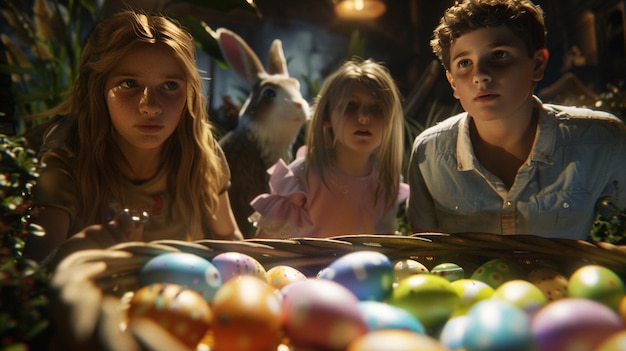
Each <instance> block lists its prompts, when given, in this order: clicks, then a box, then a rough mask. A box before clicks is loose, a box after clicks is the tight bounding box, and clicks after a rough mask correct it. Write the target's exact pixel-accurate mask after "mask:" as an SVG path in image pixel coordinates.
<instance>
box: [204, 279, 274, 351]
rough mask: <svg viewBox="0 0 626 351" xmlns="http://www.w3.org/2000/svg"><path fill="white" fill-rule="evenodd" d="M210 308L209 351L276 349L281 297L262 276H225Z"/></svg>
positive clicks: (264, 350)
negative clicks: (210, 332)
mask: <svg viewBox="0 0 626 351" xmlns="http://www.w3.org/2000/svg"><path fill="white" fill-rule="evenodd" d="M211 308H212V312H213V319H212V331H213V340H214V347H213V349H212V351H244V350H245V351H267V350H272V349H274V350H275V349H276V347H277V346H278V344H279V343H280V341H281V339H282V336H283V333H282V317H281V300H280V297H279V295H278V294H277V292H276V289H274V288H273V287H272V286H271V285H269V284H268V283H267V282H266V281H265V280H261V279H259V278H258V277H255V276H251V275H241V276H238V277H235V278H232V279H230V280H228V281H227V282H225V283H224V285H222V287H221V288H220V289H219V290H218V291H217V292H216V293H215V297H214V299H213V303H212V304H211Z"/></svg>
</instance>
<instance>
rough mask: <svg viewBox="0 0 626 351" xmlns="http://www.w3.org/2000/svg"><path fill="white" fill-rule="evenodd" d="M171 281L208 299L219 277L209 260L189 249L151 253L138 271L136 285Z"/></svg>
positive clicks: (219, 279) (219, 280) (218, 281)
mask: <svg viewBox="0 0 626 351" xmlns="http://www.w3.org/2000/svg"><path fill="white" fill-rule="evenodd" d="M155 283H171V284H178V285H181V286H184V287H186V288H188V289H191V290H194V291H195V292H197V293H199V294H200V295H201V296H202V297H203V298H204V299H205V300H206V301H207V302H211V300H212V299H213V295H215V292H216V291H217V289H218V288H219V287H220V286H222V279H221V277H220V273H219V271H218V270H217V268H216V267H215V266H214V265H213V264H212V263H211V262H209V261H208V260H206V259H204V258H202V257H200V256H197V255H194V254H190V253H184V252H169V253H164V254H161V255H158V256H155V257H153V258H152V259H150V260H149V261H148V262H146V263H145V264H144V266H143V267H142V268H141V270H140V271H139V286H140V287H143V286H146V285H150V284H155Z"/></svg>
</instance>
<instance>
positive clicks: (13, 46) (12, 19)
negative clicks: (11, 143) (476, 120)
mask: <svg viewBox="0 0 626 351" xmlns="http://www.w3.org/2000/svg"><path fill="white" fill-rule="evenodd" d="M67 4H68V5H67V6H66V5H64V4H62V3H60V2H59V1H58V0H53V1H47V0H35V1H34V4H33V8H32V12H31V11H25V10H23V9H22V7H23V6H24V5H23V4H18V2H17V1H16V0H7V1H6V7H4V8H3V9H2V15H3V17H4V18H5V20H6V21H7V23H8V24H9V27H10V30H11V31H12V33H3V34H2V43H3V44H4V46H5V47H6V49H7V52H6V54H7V61H8V64H6V65H0V74H10V75H11V78H12V81H13V84H12V88H13V97H14V99H15V105H14V107H15V116H14V117H15V120H16V122H17V124H18V130H17V134H22V133H23V132H25V131H27V130H29V129H31V128H33V127H35V126H37V125H39V124H41V123H43V122H44V121H43V120H42V119H30V118H27V117H28V116H30V115H32V114H37V113H41V112H43V111H45V110H48V109H50V108H52V107H54V106H56V105H57V104H59V103H60V102H61V101H62V100H63V98H64V94H65V92H66V91H67V90H68V88H69V86H70V85H71V82H73V81H74V78H75V77H76V75H77V73H78V63H79V59H80V54H81V52H82V48H83V44H84V41H85V39H86V36H87V35H88V34H89V32H90V30H91V28H92V27H93V26H94V25H95V23H96V22H97V21H99V20H100V19H101V16H102V4H101V2H97V1H86V0H85V1H69V2H67ZM11 34H13V35H11ZM15 40H17V42H16V41H15Z"/></svg>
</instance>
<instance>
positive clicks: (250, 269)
mask: <svg viewBox="0 0 626 351" xmlns="http://www.w3.org/2000/svg"><path fill="white" fill-rule="evenodd" d="M211 263H213V264H214V265H215V267H217V269H218V271H219V272H220V275H221V277H222V281H223V282H224V283H225V282H227V281H228V280H230V279H232V278H234V277H237V276H240V275H253V276H256V277H257V278H261V279H267V277H266V273H267V271H266V270H265V267H263V265H262V264H261V263H260V262H259V261H258V260H256V259H255V258H254V257H252V256H250V255H246V254H244V253H240V252H234V251H229V252H222V253H221V254H218V255H217V256H215V257H213V259H212V260H211Z"/></svg>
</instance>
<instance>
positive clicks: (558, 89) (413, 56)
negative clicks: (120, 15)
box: [0, 0, 626, 121]
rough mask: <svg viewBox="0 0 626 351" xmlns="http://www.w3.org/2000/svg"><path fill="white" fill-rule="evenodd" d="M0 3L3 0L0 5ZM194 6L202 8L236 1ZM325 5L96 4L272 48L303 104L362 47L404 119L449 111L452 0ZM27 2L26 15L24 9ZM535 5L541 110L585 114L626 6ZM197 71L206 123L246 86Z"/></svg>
mask: <svg viewBox="0 0 626 351" xmlns="http://www.w3.org/2000/svg"><path fill="white" fill-rule="evenodd" d="M3 1H7V0H0V3H1V2H3ZM195 1H203V2H204V4H209V5H210V4H218V3H219V2H229V1H243V0H195ZM207 1H208V2H207ZM334 1H337V0H256V1H255V3H256V7H257V8H258V12H259V13H260V16H259V15H255V14H254V13H251V12H244V11H239V10H238V11H231V12H227V13H224V12H219V11H216V10H209V9H207V8H205V7H202V6H198V5H194V4H193V3H194V1H193V0H192V1H182V2H174V1H172V0H127V1H122V0H107V1H106V2H105V4H106V12H107V13H112V12H115V11H118V10H119V9H121V8H124V7H127V6H132V7H135V8H140V9H146V10H154V9H155V8H164V7H165V6H164V5H168V6H167V10H168V11H169V12H172V13H175V14H177V15H189V16H194V17H196V18H198V19H201V20H203V21H205V22H206V23H207V24H208V26H209V27H211V28H213V29H216V28H219V27H226V28H229V29H231V30H233V31H235V32H237V33H238V34H239V35H240V36H241V37H243V38H244V39H245V40H246V41H247V42H248V44H249V45H250V46H251V47H252V48H253V50H254V51H255V52H256V53H257V55H258V56H259V58H260V59H261V61H262V62H265V60H266V58H267V53H268V50H269V47H270V44H271V42H272V40H274V39H281V40H282V42H283V49H284V52H285V56H286V57H287V60H288V67H289V72H290V74H291V75H292V76H294V77H296V78H298V79H299V80H300V81H301V83H303V84H302V91H303V95H304V97H305V98H306V99H307V100H309V101H312V99H313V97H314V95H315V93H316V86H317V87H319V84H321V83H322V82H323V81H324V78H325V77H326V76H327V75H328V74H329V73H330V72H332V71H333V70H334V69H335V68H337V67H338V66H339V65H340V64H341V62H342V61H343V60H345V59H346V58H348V57H349V56H350V55H353V54H355V50H350V49H349V45H350V42H351V41H350V40H351V38H354V37H355V36H356V38H358V40H357V42H358V43H359V44H360V45H361V47H360V50H357V51H356V54H358V55H359V56H362V57H364V58H372V59H375V60H377V61H382V62H384V63H385V64H386V65H387V66H388V68H389V70H390V71H391V73H392V76H393V77H394V79H395V80H396V82H397V84H398V87H399V88H400V90H401V92H402V94H403V96H404V98H405V108H406V115H407V117H408V118H413V119H415V120H418V121H425V120H426V119H428V118H429V116H431V115H432V114H433V111H435V112H437V113H438V116H439V117H445V116H447V115H448V114H449V113H451V112H454V111H458V109H459V107H458V105H457V103H456V101H455V100H454V99H453V98H452V94H451V90H450V88H449V87H448V84H447V82H446V80H445V74H444V71H443V69H442V68H441V67H440V66H439V64H438V63H436V62H433V60H434V59H435V57H434V55H433V54H432V52H431V51H430V47H429V40H430V37H431V33H432V30H433V29H434V28H435V27H436V25H437V23H438V21H439V18H440V17H441V15H442V14H443V11H444V9H445V8H447V7H449V6H450V5H452V4H453V2H454V1H453V0H434V1H433V0H383V1H384V2H385V4H386V6H387V11H386V12H385V13H384V14H383V15H382V16H381V17H379V18H377V19H374V20H367V21H350V20H344V19H341V18H339V17H338V16H337V15H336V14H335V12H334ZM26 3H27V2H24V6H25V7H26V6H32V5H29V4H26ZM28 3H30V1H28ZM536 3H537V4H539V5H540V6H541V7H542V8H543V10H544V12H545V17H546V24H547V30H548V49H549V51H550V61H549V64H548V68H547V71H546V75H545V78H544V79H543V80H542V82H540V83H539V85H538V86H537V91H536V92H537V93H538V94H539V95H540V97H541V98H542V99H543V100H544V101H547V102H557V103H565V104H572V105H583V106H590V105H593V104H594V102H595V101H596V100H597V99H598V98H599V96H600V94H602V93H603V92H606V91H607V90H608V89H610V87H621V86H623V84H624V81H625V80H626V49H625V47H626V38H625V35H624V33H625V31H626V30H625V28H626V24H625V23H626V19H625V14H624V12H625V11H624V9H625V7H626V6H625V3H626V0H536ZM573 46H577V47H578V48H579V49H580V52H581V58H582V61H583V62H582V63H579V64H577V65H569V66H568V65H567V64H566V58H567V55H566V54H567V52H568V50H569V49H570V48H571V47H573ZM198 66H199V68H200V69H201V70H202V71H204V72H205V73H204V75H205V76H206V78H208V79H207V84H206V92H207V96H208V98H209V109H210V111H209V112H210V114H211V116H216V117H217V118H219V117H220V116H221V114H222V112H221V109H222V107H223V100H222V99H223V97H224V96H228V97H230V98H231V99H232V100H233V101H234V102H235V103H237V104H240V103H242V102H243V100H244V99H245V97H246V95H247V91H249V87H247V86H246V85H245V84H244V83H243V82H242V81H240V80H239V79H238V77H236V76H235V75H234V73H233V72H232V71H230V70H229V69H228V68H224V67H220V66H219V65H217V64H216V62H215V60H213V59H212V57H211V56H209V55H206V54H204V55H203V53H202V52H200V57H199V60H198ZM4 78H6V77H3V80H2V83H1V84H2V87H3V88H6V87H7V84H9V83H10V81H9V80H7V79H4ZM7 82H8V83H7ZM316 84H317V85H316ZM546 88H547V89H546ZM544 89H545V90H544ZM3 91H6V89H3ZM3 99H4V100H7V98H5V97H3Z"/></svg>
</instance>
